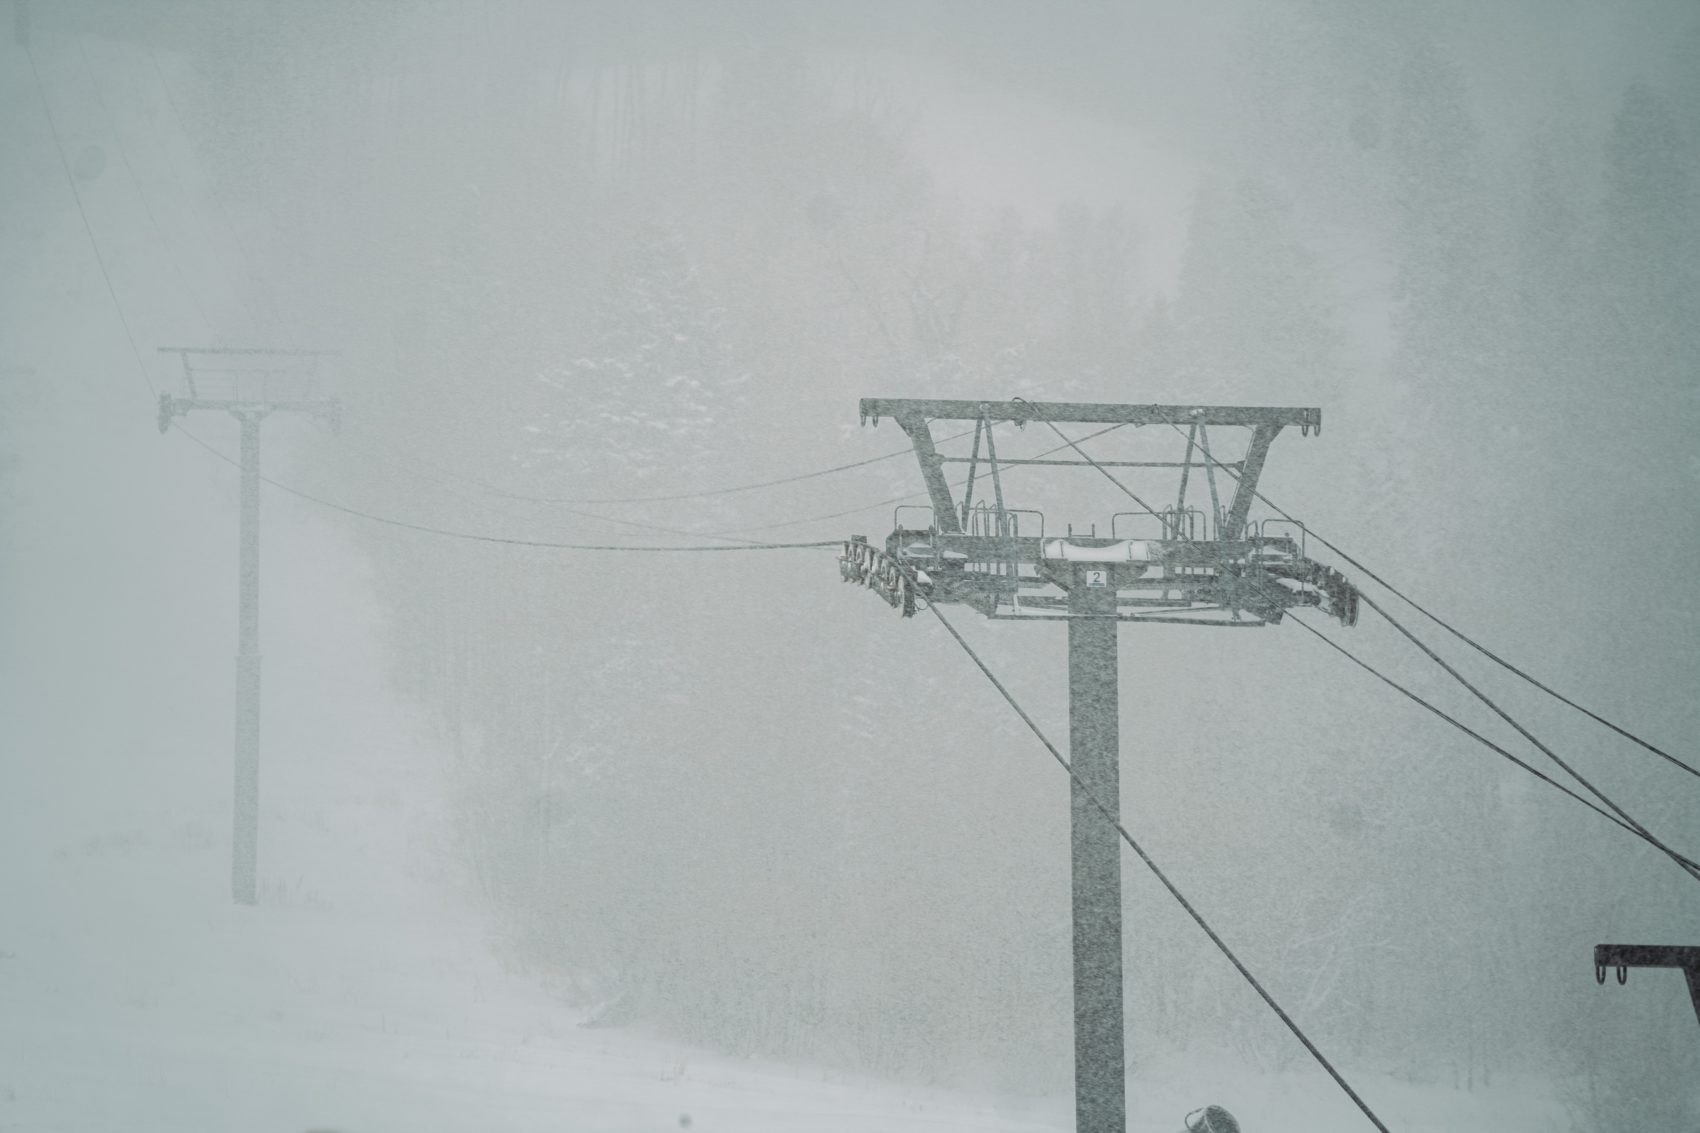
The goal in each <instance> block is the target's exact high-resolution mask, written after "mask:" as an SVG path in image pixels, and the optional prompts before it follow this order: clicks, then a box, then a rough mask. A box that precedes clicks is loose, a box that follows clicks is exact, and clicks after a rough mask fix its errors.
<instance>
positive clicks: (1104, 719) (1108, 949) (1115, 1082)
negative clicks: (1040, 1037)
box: [1068, 565, 1127, 1133]
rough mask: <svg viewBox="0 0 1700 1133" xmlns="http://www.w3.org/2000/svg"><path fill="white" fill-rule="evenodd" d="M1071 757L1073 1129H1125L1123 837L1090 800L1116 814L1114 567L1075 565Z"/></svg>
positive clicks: (1091, 1132) (1117, 1132) (1093, 1132)
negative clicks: (1072, 778)
mask: <svg viewBox="0 0 1700 1133" xmlns="http://www.w3.org/2000/svg"><path fill="white" fill-rule="evenodd" d="M1068 611H1069V615H1070V620H1069V623H1068V731H1069V760H1070V762H1071V763H1072V764H1073V765H1074V773H1075V775H1076V776H1077V777H1078V778H1077V780H1076V781H1074V782H1073V783H1072V785H1071V787H1070V803H1071V808H1070V809H1071V814H1070V830H1071V839H1072V845H1073V877H1074V1098H1075V1102H1074V1105H1075V1130H1076V1133H1125V1131H1126V1129H1127V1097H1126V1070H1125V1066H1126V1063H1125V1059H1124V1055H1123V1039H1122V874H1121V841H1120V835H1119V834H1118V833H1117V832H1116V828H1115V826H1114V825H1113V824H1112V823H1111V822H1110V821H1109V820H1108V819H1107V818H1105V816H1104V813H1103V811H1101V810H1099V809H1098V807H1097V806H1095V805H1094V804H1093V802H1092V801H1091V799H1092V798H1094V797H1095V798H1097V799H1099V800H1101V801H1102V802H1103V804H1104V805H1105V806H1107V807H1110V808H1111V809H1112V810H1113V811H1114V812H1115V813H1117V815H1118V817H1119V813H1120V810H1121V804H1120V799H1121V775H1120V771H1119V769H1118V766H1117V764H1118V757H1119V730H1120V729H1119V722H1118V709H1119V703H1118V699H1119V688H1118V684H1117V679H1116V676H1117V667H1116V629H1117V625H1118V623H1117V622H1116V620H1115V613H1116V590H1115V587H1114V586H1113V585H1111V579H1110V571H1108V570H1106V569H1104V568H1102V567H1089V566H1085V565H1077V566H1075V568H1074V570H1073V572H1072V578H1071V580H1070V585H1069V595H1068Z"/></svg>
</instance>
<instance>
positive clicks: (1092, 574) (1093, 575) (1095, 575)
mask: <svg viewBox="0 0 1700 1133" xmlns="http://www.w3.org/2000/svg"><path fill="white" fill-rule="evenodd" d="M1109 580H1110V572H1109V571H1107V570H1089V571H1087V572H1086V585H1088V586H1108V585H1109V584H1110V581H1109Z"/></svg>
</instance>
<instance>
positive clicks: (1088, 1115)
mask: <svg viewBox="0 0 1700 1133" xmlns="http://www.w3.org/2000/svg"><path fill="white" fill-rule="evenodd" d="M861 416H862V421H863V423H864V424H865V423H867V422H868V421H873V422H874V423H875V424H878V423H879V421H880V419H881V418H883V417H890V418H893V419H894V420H896V422H897V423H898V425H899V426H900V427H901V428H902V429H903V431H904V432H905V433H906V434H908V436H909V438H910V441H911V442H912V443H913V445H914V448H915V456H916V459H917V461H918V462H919V464H920V467H921V476H922V478H923V480H924V482H925V483H926V486H927V494H928V496H929V497H930V500H931V505H932V506H931V508H930V511H931V513H932V514H931V516H930V518H929V519H928V520H927V522H926V523H925V524H905V523H904V522H902V518H903V514H904V512H905V511H906V510H912V509H904V508H900V509H898V513H897V516H896V522H895V523H894V528H895V529H894V530H893V531H892V533H891V535H890V536H888V537H887V539H886V541H885V547H884V549H883V550H880V549H879V548H876V547H874V546H873V545H872V544H870V543H869V542H868V541H867V539H866V538H865V537H863V536H860V535H856V536H852V537H851V538H850V540H849V541H848V542H846V543H845V544H844V550H843V552H842V554H841V555H840V557H839V570H840V575H841V577H843V578H844V579H845V581H848V582H858V583H862V584H864V585H866V586H868V587H869V588H870V589H873V590H875V591H876V592H878V593H879V594H881V595H882V596H883V597H884V598H885V599H886V600H887V601H888V602H890V603H891V604H892V605H893V606H896V607H898V608H899V609H900V610H901V611H902V612H903V614H904V616H906V617H907V616H912V615H913V614H914V613H915V610H916V608H917V602H918V601H920V600H925V601H928V602H945V603H961V604H963V605H967V606H969V607H971V608H973V609H976V610H979V611H980V612H981V613H983V614H985V615H986V616H987V617H991V618H1001V619H1010V620H1026V621H1066V622H1067V623H1068V679H1069V759H1070V764H1071V767H1072V769H1073V773H1074V774H1073V778H1072V779H1071V783H1072V785H1071V806H1070V813H1071V818H1070V844H1071V855H1072V864H1073V914H1074V944H1073V948H1074V1080H1075V1128H1076V1130H1077V1131H1078V1133H1125V1129H1126V1123H1127V1121H1126V1118H1127V1102H1126V1084H1125V1075H1126V1070H1125V1066H1126V1063H1125V1054H1124V1035H1123V1002H1122V887H1121V845H1120V842H1119V836H1118V832H1117V830H1116V826H1115V823H1114V822H1113V821H1112V820H1111V819H1110V818H1109V817H1108V816H1107V814H1106V811H1107V812H1108V814H1114V815H1119V814H1120V800H1121V790H1120V767H1119V756H1120V735H1119V728H1120V706H1119V698H1120V692H1119V685H1118V681H1117V671H1118V657H1117V640H1116V638H1117V630H1118V628H1119V626H1120V624H1121V623H1122V622H1129V621H1143V622H1165V623H1178V624H1183V625H1212V626H1221V627H1239V628H1251V627H1255V626H1262V625H1269V624H1271V623H1274V622H1278V621H1280V620H1281V618H1282V616H1283V615H1284V614H1285V612H1286V611H1287V610H1288V609H1291V608H1294V607H1302V608H1315V609H1320V610H1322V611H1324V612H1326V613H1330V614H1332V615H1334V616H1335V617H1337V618H1339V619H1340V621H1341V622H1342V623H1344V624H1347V625H1351V624H1354V623H1355V622H1356V621H1357V610H1358V596H1357V591H1356V590H1355V589H1354V588H1353V587H1352V585H1351V584H1350V583H1349V582H1347V581H1346V580H1345V579H1344V578H1342V577H1341V576H1340V575H1339V574H1338V573H1337V572H1336V571H1334V570H1333V569H1332V568H1330V567H1327V566H1324V565H1323V564H1321V563H1317V562H1312V561H1311V560H1310V559H1308V558H1306V557H1305V536H1304V529H1303V528H1302V527H1301V526H1298V525H1289V526H1288V527H1282V528H1280V532H1281V533H1280V534H1270V533H1269V532H1268V531H1266V530H1264V529H1263V528H1264V527H1273V526H1274V524H1273V522H1271V523H1268V524H1264V525H1262V526H1259V525H1257V524H1254V523H1251V522H1250V520H1249V514H1250V508H1251V503H1252V500H1253V499H1254V498H1255V497H1256V491H1257V480H1258V477H1259V476H1260V475H1261V473H1262V470H1263V464H1264V461H1265V459H1266V458H1267V456H1268V453H1269V446H1270V444H1271V443H1272V442H1273V441H1274V440H1275V437H1276V435H1277V434H1278V433H1279V432H1280V431H1281V430H1282V429H1283V428H1285V427H1287V426H1296V427H1298V428H1299V429H1300V430H1301V432H1302V433H1304V434H1306V435H1308V434H1309V433H1310V432H1311V431H1313V430H1315V431H1317V432H1321V429H1322V412H1321V410H1319V409H1283V408H1258V407H1249V406H1188V405H1105V404H1084V403H1064V402H1029V401H938V400H916V399H908V398H901V399H892V398H867V399H864V400H863V401H862V403H861ZM934 421H973V422H975V424H976V428H975V430H974V438H975V447H974V451H973V454H972V455H970V456H969V457H968V458H967V462H968V463H969V465H970V481H969V482H970V484H971V483H972V476H973V469H974V468H975V467H976V466H977V464H978V462H979V460H980V459H981V458H980V455H979V453H980V447H979V442H980V440H981V437H982V435H984V437H985V440H986V448H987V457H986V460H987V463H988V465H989V469H990V472H991V475H992V478H993V483H994V484H995V485H998V491H997V503H996V505H995V506H994V507H991V508H989V509H988V507H987V505H985V504H983V503H982V504H979V505H973V502H972V499H971V498H970V497H969V496H967V495H966V494H965V496H964V498H963V500H962V502H961V503H960V504H958V503H957V501H956V500H955V499H954V498H953V497H952V495H951V486H950V484H949V483H948V482H947V481H946V479H945V477H944V471H943V468H944V465H945V464H946V463H951V462H954V461H957V460H960V459H962V458H960V457H952V456H942V455H940V454H939V452H938V451H937V448H936V446H935V443H934V440H933V436H932V428H931V425H932V422H934ZM1032 421H1040V422H1048V423H1050V424H1052V425H1055V426H1059V427H1060V426H1062V425H1066V424H1076V425H1081V424H1087V425H1090V424H1101V425H1112V426H1115V425H1128V426H1134V427H1138V426H1145V425H1162V426H1174V428H1173V429H1172V430H1170V429H1165V430H1163V431H1164V433H1165V434H1168V433H1171V432H1172V433H1173V434H1174V435H1175V436H1176V437H1178V438H1179V439H1180V440H1182V441H1184V442H1185V448H1184V450H1183V451H1182V452H1181V453H1180V457H1181V459H1180V460H1178V461H1150V460H1138V461H1108V460H1106V461H1103V462H1099V461H1096V460H1093V459H1092V458H1091V457H1089V456H1086V454H1085V452H1084V450H1081V449H1080V448H1079V444H1078V443H1077V442H1074V441H1069V447H1072V448H1074V449H1076V451H1077V453H1078V454H1079V455H1080V456H1081V457H1082V459H1080V460H1067V461H1047V460H1043V459H1041V458H1038V457H1036V458H1027V459H1014V460H1004V461H1001V462H1000V461H999V460H998V458H997V456H996V455H995V454H996V449H995V447H994V446H993V443H992V437H991V429H992V427H993V426H994V425H996V424H999V423H1002V422H1015V423H1017V424H1025V423H1027V422H1032ZM1210 426H1216V427H1218V428H1219V429H1227V428H1248V429H1250V430H1251V435H1250V437H1249V439H1248V440H1247V442H1246V446H1245V450H1244V453H1243V455H1242V456H1241V457H1240V458H1239V459H1237V460H1218V459H1216V458H1215V457H1214V456H1213V455H1211V451H1210V447H1209V446H1210V442H1209V441H1208V440H1206V439H1205V438H1206V430H1207V429H1208V428H1209V427H1210ZM1063 436H1064V439H1065V440H1067V439H1068V438H1067V434H1063ZM1042 455H1043V454H1041V456H1042ZM1000 463H1001V464H1002V465H1004V466H1005V467H1010V466H1021V465H1035V464H1042V465H1047V466H1056V465H1074V466H1083V467H1088V468H1092V467H1096V468H1097V469H1098V470H1099V471H1103V470H1104V469H1105V468H1107V467H1116V468H1139V469H1163V470H1167V471H1172V470H1176V469H1178V470H1179V473H1180V475H1179V481H1180V485H1179V491H1178V493H1175V494H1174V495H1172V496H1164V497H1158V496H1153V497H1152V498H1172V499H1175V500H1176V503H1175V506H1174V507H1172V508H1165V509H1164V510H1163V511H1162V512H1153V511H1150V509H1149V508H1146V509H1145V512H1144V513H1131V512H1128V513H1122V515H1119V516H1116V517H1113V518H1112V519H1111V521H1110V525H1109V527H1110V534H1109V537H1108V538H1104V537H1100V536H1098V535H1097V534H1096V525H1093V527H1092V528H1091V530H1092V531H1093V532H1094V534H1092V535H1090V536H1080V535H1076V534H1074V531H1073V528H1072V527H1071V528H1069V529H1068V533H1067V534H1066V535H1064V536H1061V537H1058V536H1056V535H1054V534H1052V535H1047V534H1046V532H1045V519H1044V516H1043V515H1041V514H1040V513H1038V512H1035V511H1032V510H1029V509H1021V508H1012V507H1009V506H1007V505H1006V504H1005V501H1004V496H1005V492H1004V490H1003V488H1002V485H1001V481H1000V480H999V472H998V469H999V465H1000ZM1195 467H1197V468H1203V469H1204V470H1205V474H1206V475H1205V479H1206V480H1208V481H1209V483H1210V489H1211V495H1212V497H1213V502H1212V507H1211V513H1210V516H1209V517H1208V518H1206V517H1204V516H1203V513H1202V512H1200V511H1198V510H1197V509H1191V508H1188V506H1187V503H1186V490H1187V482H1188V476H1187V474H1188V473H1189V472H1190V471H1191V469H1192V468H1195ZM1217 469H1222V470H1225V471H1228V472H1230V473H1231V474H1232V475H1233V476H1234V478H1235V480H1236V486H1235V489H1234V496H1233V499H1232V501H1231V502H1230V503H1229V505H1228V507H1227V509H1226V510H1225V511H1218V509H1217V508H1216V506H1215V503H1214V495H1215V471H1216V470H1217ZM1118 483H1119V481H1118ZM1124 489H1125V486H1124ZM969 491H970V492H971V491H972V489H971V488H970V489H969ZM1129 494H1130V495H1131V494H1132V492H1131V490H1129ZM919 510H922V511H926V510H929V509H925V508H923V509H919ZM1123 516H1127V517H1130V518H1131V519H1133V520H1136V521H1138V520H1151V519H1155V520H1156V521H1157V522H1158V524H1159V531H1160V535H1161V537H1160V538H1155V539H1150V538H1141V539H1135V538H1124V537H1122V535H1121V533H1120V531H1119V530H1118V527H1117V522H1116V521H1117V520H1118V519H1120V518H1123ZM1212 524H1214V525H1215V527H1216V530H1215V531H1214V533H1212V532H1211V530H1210V528H1211V526H1212ZM1212 534H1213V535H1214V537H1212ZM1100 806H1102V807H1103V808H1104V810H1100V809H1099V808H1100Z"/></svg>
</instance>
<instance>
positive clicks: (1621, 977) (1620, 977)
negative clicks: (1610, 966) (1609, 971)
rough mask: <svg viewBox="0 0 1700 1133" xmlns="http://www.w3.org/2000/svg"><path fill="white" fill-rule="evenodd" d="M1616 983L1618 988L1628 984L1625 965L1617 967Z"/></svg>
mask: <svg viewBox="0 0 1700 1133" xmlns="http://www.w3.org/2000/svg"><path fill="white" fill-rule="evenodd" d="M1617 982H1618V984H1619V986H1621V985H1623V984H1626V983H1628V982H1629V968H1628V966H1627V965H1624V964H1619V965H1618V966H1617Z"/></svg>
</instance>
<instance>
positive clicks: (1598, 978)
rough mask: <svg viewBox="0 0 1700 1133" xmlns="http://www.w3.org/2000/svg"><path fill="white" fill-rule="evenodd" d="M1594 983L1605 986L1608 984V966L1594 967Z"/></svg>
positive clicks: (1597, 965)
mask: <svg viewBox="0 0 1700 1133" xmlns="http://www.w3.org/2000/svg"><path fill="white" fill-rule="evenodd" d="M1594 982H1595V983H1597V984H1600V985H1601V986H1604V984H1605V982H1606V966H1605V965H1604V964H1595V965H1594Z"/></svg>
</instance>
